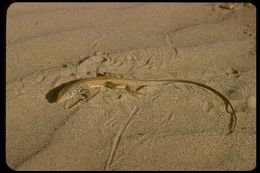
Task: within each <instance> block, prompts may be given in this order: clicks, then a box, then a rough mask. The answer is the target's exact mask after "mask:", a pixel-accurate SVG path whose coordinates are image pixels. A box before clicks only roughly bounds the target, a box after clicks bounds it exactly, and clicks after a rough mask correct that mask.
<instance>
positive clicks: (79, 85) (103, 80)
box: [57, 76, 236, 134]
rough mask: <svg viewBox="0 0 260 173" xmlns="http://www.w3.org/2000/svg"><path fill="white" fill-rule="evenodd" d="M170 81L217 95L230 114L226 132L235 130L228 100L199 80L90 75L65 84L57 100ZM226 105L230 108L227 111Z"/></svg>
mask: <svg viewBox="0 0 260 173" xmlns="http://www.w3.org/2000/svg"><path fill="white" fill-rule="evenodd" d="M171 83H186V84H192V85H196V86H199V87H202V88H204V89H207V90H209V91H211V92H213V93H214V94H216V95H217V96H219V97H220V98H221V99H222V100H223V101H224V103H225V109H226V112H228V113H229V114H230V115H231V118H230V123H229V132H228V133H227V134H231V133H233V132H234V130H235V126H236V113H235V110H234V108H233V106H232V105H231V103H230V101H229V100H228V99H227V98H226V97H225V96H224V95H223V94H221V93H220V92H219V91H217V90H215V89H213V88H211V87H209V86H207V85H205V84H202V83H199V82H194V81H189V80H182V79H165V80H135V79H125V78H121V77H108V76H100V77H91V78H85V79H80V80H78V81H76V82H74V83H72V84H71V85H68V86H65V87H64V88H63V89H62V90H61V91H60V92H59V93H58V98H57V102H59V103H60V102H63V101H66V100H69V99H71V98H73V97H75V96H76V95H80V96H84V94H86V93H89V89H91V88H102V87H107V88H111V89H126V90H127V91H128V92H130V93H134V91H132V90H131V89H130V86H149V85H164V84H171ZM228 107H230V108H231V111H229V109H228Z"/></svg>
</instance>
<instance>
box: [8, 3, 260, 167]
mask: <svg viewBox="0 0 260 173" xmlns="http://www.w3.org/2000/svg"><path fill="white" fill-rule="evenodd" d="M6 36H7V40H6V42H7V47H6V53H7V57H6V60H7V62H6V70H7V83H6V87H7V90H6V103H7V106H6V162H7V164H8V166H9V167H10V168H12V169H15V170H251V169H253V168H254V167H255V166H256V105H255V103H256V8H255V7H254V6H253V5H251V4H225V5H223V4H203V3H199V4H196V3H190V4H189V3H185V4H178V3H169V4H168V3H163V4H160V3H131V4H130V3H124V4H120V3H108V4H104V3H89V4H88V3H85V4H80V3H75V4H47V3H45V4H40V3H37V4H29V3H28V4H21V3H20V4H19V3H15V4H12V5H11V6H10V8H9V9H8V13H7V35H6ZM97 72H110V73H115V74H121V75H123V76H124V77H127V78H133V79H169V78H179V79H186V80H192V81H197V82H200V83H203V84H206V85H208V86H211V87H213V88H215V89H216V90H218V91H220V92H221V93H222V94H223V95H225V96H226V97H227V98H228V99H229V101H230V102H231V103H232V105H233V107H234V108H235V111H236V115H237V125H236V129H235V131H234V133H232V134H231V135H226V133H227V132H228V124H229V121H230V115H229V114H228V113H227V112H226V111H225V105H224V103H223V101H222V100H221V99H220V98H219V97H218V96H216V95H214V94H212V93H210V92H207V91H206V90H203V89H201V88H199V87H196V86H194V85H187V84H170V85H160V86H147V87H144V88H142V89H141V90H140V92H142V93H144V94H145V96H143V97H141V98H136V97H133V96H131V95H130V94H129V93H127V92H126V91H119V93H120V94H121V97H118V95H117V94H116V93H115V92H114V91H113V90H111V89H101V90H100V91H99V93H98V94H97V95H96V96H95V97H93V98H92V99H90V100H89V101H88V102H79V103H78V104H76V105H75V106H74V107H72V108H71V109H65V108H64V104H63V103H61V104H58V103H57V102H55V99H54V95H55V92H53V93H52V95H51V94H50V92H51V91H53V89H54V88H55V87H58V86H61V84H63V83H66V82H69V81H73V80H75V79H80V78H85V77H93V76H96V73H97ZM56 94H57V93H56Z"/></svg>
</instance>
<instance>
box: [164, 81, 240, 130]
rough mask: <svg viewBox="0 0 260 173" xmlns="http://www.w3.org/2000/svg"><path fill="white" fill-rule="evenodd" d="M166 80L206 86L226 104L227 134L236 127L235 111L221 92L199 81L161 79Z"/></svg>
mask: <svg viewBox="0 0 260 173" xmlns="http://www.w3.org/2000/svg"><path fill="white" fill-rule="evenodd" d="M163 81H166V82H168V83H188V84H193V85H196V86H199V87H202V88H206V89H207V90H210V91H211V92H213V93H214V94H216V95H217V96H219V97H220V98H221V99H222V100H223V101H224V103H225V106H226V112H228V113H229V114H230V116H231V117H230V123H229V132H228V133H227V135H229V134H231V133H233V132H234V130H235V127H236V120H237V118H236V113H235V110H234V108H233V106H232V104H231V103H230V101H229V100H228V99H227V98H226V97H225V96H224V95H223V94H221V93H220V92H219V91H217V90H215V89H213V88H211V87H209V86H207V85H205V84H202V83H199V82H194V81H189V80H182V79H169V80H163ZM228 106H230V108H231V112H230V111H229V110H228Z"/></svg>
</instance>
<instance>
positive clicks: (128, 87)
mask: <svg viewBox="0 0 260 173" xmlns="http://www.w3.org/2000/svg"><path fill="white" fill-rule="evenodd" d="M141 88H143V86H141V87H138V88H137V89H136V90H135V91H134V90H132V89H131V88H130V86H129V85H126V87H125V90H126V91H127V92H128V93H129V94H131V95H132V96H134V97H137V98H141V97H144V96H145V94H143V93H141V92H137V91H138V90H140V89H141Z"/></svg>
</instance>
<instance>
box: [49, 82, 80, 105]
mask: <svg viewBox="0 0 260 173" xmlns="http://www.w3.org/2000/svg"><path fill="white" fill-rule="evenodd" d="M79 80H80V79H77V80H73V81H70V82H66V83H63V84H61V85H59V86H57V87H55V88H53V89H51V90H50V91H48V92H47V93H46V95H45V98H46V99H47V100H48V102H49V103H54V102H56V101H57V98H58V94H59V92H60V91H61V90H62V89H63V88H64V87H66V86H68V85H71V84H73V83H75V82H77V81H79Z"/></svg>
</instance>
